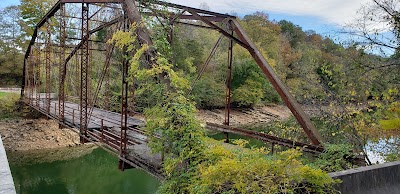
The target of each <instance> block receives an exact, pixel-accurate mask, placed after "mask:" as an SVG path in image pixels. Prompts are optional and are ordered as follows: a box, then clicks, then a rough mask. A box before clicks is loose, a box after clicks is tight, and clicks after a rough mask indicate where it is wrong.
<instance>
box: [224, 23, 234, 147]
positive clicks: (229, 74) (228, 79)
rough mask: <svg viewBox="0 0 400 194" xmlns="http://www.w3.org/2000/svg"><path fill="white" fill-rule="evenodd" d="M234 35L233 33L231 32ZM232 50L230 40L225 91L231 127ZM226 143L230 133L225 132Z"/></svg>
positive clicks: (228, 120)
mask: <svg viewBox="0 0 400 194" xmlns="http://www.w3.org/2000/svg"><path fill="white" fill-rule="evenodd" d="M227 25H228V28H229V29H231V26H230V24H227ZM231 34H232V35H233V31H231ZM232 48H233V40H232V39H229V48H228V66H227V71H226V90H225V122H224V124H225V125H227V126H229V125H230V113H231V93H232V92H231V85H232V61H233V60H232ZM225 142H226V143H228V142H229V135H228V132H225Z"/></svg>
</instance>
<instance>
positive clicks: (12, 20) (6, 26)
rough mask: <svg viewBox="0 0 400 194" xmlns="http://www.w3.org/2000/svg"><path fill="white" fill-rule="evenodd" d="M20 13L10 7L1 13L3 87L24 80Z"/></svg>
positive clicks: (0, 69) (1, 74) (0, 57)
mask: <svg viewBox="0 0 400 194" xmlns="http://www.w3.org/2000/svg"><path fill="white" fill-rule="evenodd" d="M19 20H20V11H19V9H18V7H17V6H9V7H6V8H4V9H3V10H1V12H0V79H1V83H0V84H1V85H15V84H17V82H18V83H20V81H21V79H22V76H21V75H22V64H23V59H22V58H23V57H22V51H21V28H20V26H19V23H18V22H19Z"/></svg>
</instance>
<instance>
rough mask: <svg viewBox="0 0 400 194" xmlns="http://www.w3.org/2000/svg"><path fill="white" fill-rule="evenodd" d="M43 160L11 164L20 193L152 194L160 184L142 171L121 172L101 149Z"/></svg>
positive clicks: (111, 157) (13, 162)
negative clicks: (51, 160)
mask: <svg viewBox="0 0 400 194" xmlns="http://www.w3.org/2000/svg"><path fill="white" fill-rule="evenodd" d="M18 154H19V153H12V154H11V155H14V156H15V155H18ZM21 154H23V153H21ZM40 157H41V156H38V158H37V159H36V158H34V157H33V158H34V159H33V160H32V161H29V162H28V163H26V162H23V161H19V162H15V161H10V167H11V172H12V175H13V178H14V183H15V187H16V190H17V193H19V194H64V193H65V194H92V193H93V194H102V193H104V194H114V193H115V194H125V193H129V194H150V193H155V191H156V190H157V187H158V186H159V184H160V182H159V181H158V180H157V179H156V178H154V177H152V176H150V175H149V174H147V173H146V172H144V171H142V170H138V169H129V170H125V171H124V172H121V171H119V170H118V168H117V166H118V165H117V158H116V157H114V156H113V155H111V154H109V153H107V152H106V151H104V150H102V149H99V148H97V149H94V150H93V151H92V152H91V153H90V152H89V154H85V155H83V156H79V157H75V158H74V159H68V160H64V161H53V162H43V160H42V159H40Z"/></svg>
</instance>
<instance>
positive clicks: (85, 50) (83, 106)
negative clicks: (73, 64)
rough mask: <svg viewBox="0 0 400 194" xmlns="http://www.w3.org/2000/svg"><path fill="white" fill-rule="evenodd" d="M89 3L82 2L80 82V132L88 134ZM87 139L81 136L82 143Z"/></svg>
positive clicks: (84, 134)
mask: <svg viewBox="0 0 400 194" xmlns="http://www.w3.org/2000/svg"><path fill="white" fill-rule="evenodd" d="M88 17H89V5H88V4H86V3H82V31H81V36H82V40H83V41H82V46H81V69H80V70H81V79H80V80H81V82H80V86H81V87H80V88H81V91H80V112H81V114H80V133H81V135H83V136H86V135H87V125H88V123H87V121H88V114H87V113H88V111H87V109H88V79H90V78H88V63H89V61H88V57H89V42H88V41H87V40H88V39H89V20H88ZM84 142H85V140H84V139H83V138H82V137H81V143H84Z"/></svg>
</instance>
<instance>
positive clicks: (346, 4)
mask: <svg viewBox="0 0 400 194" xmlns="http://www.w3.org/2000/svg"><path fill="white" fill-rule="evenodd" d="M170 2H172V3H177V4H182V5H187V6H192V7H199V5H200V3H202V2H205V3H207V4H208V6H209V7H210V9H211V11H217V12H222V13H231V12H236V13H238V14H249V13H254V12H256V11H265V12H267V13H268V12H273V13H278V14H286V15H299V16H312V17H317V19H319V20H323V21H325V22H327V23H330V24H339V25H344V24H345V23H347V22H350V21H351V20H352V19H354V18H355V16H356V12H357V10H358V9H359V8H360V7H361V5H362V4H366V3H368V2H371V0H170Z"/></svg>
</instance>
